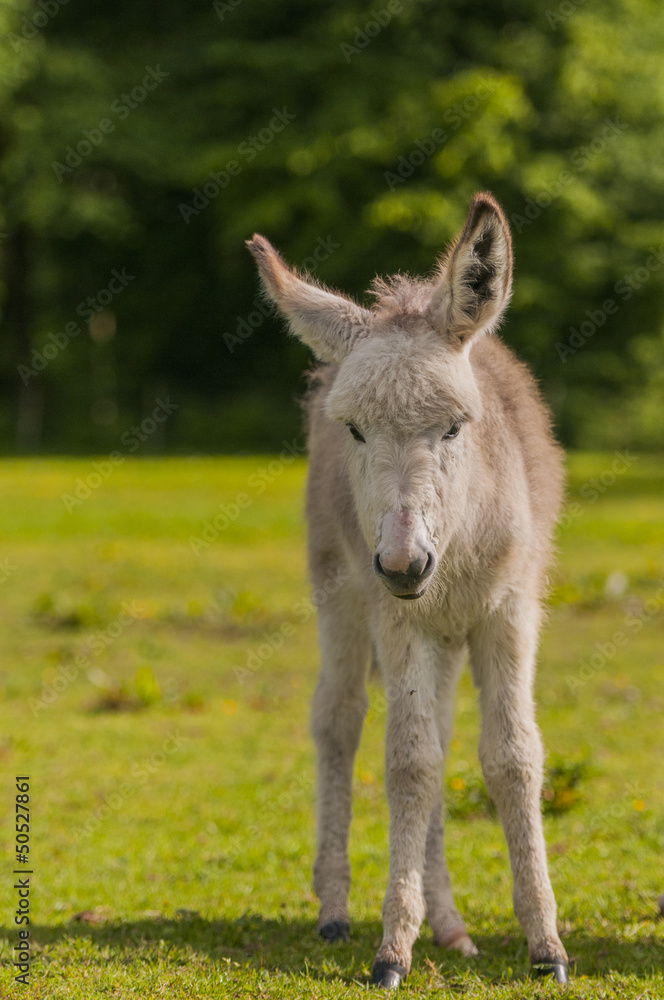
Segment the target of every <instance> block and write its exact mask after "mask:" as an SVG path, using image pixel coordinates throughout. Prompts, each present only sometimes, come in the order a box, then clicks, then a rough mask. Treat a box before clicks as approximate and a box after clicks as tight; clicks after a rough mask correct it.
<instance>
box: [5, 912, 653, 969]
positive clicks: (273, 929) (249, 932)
mask: <svg viewBox="0 0 664 1000" xmlns="http://www.w3.org/2000/svg"><path fill="white" fill-rule="evenodd" d="M3 930H4V931H5V932H6V933H7V934H8V936H9V937H10V938H11V937H13V935H14V930H15V929H14V928H11V929H10V928H4V929H3ZM31 931H32V937H33V940H34V942H35V943H36V944H38V945H40V946H42V947H43V948H48V947H49V946H52V945H55V944H58V943H62V942H65V941H70V942H72V943H73V942H75V941H76V940H77V939H79V940H81V942H82V941H83V940H84V941H85V942H87V943H91V944H92V945H94V946H96V947H98V948H99V949H100V952H101V951H103V953H104V955H105V956H106V959H108V958H109V957H111V958H117V959H118V960H127V959H128V958H129V957H130V956H131V961H135V962H138V963H140V962H141V961H146V962H147V961H151V960H152V959H153V957H154V949H155V948H157V947H158V946H162V947H163V943H164V942H166V943H167V944H168V946H169V948H179V949H184V950H191V951H193V952H194V953H197V954H205V955H207V956H208V958H209V959H211V960H213V961H219V962H222V961H224V960H226V961H228V960H229V959H230V960H231V961H235V962H238V963H239V964H241V965H244V966H247V965H249V966H255V967H256V968H261V969H267V970H269V971H280V972H288V973H291V974H295V975H298V974H302V975H303V976H304V975H306V976H310V977H313V978H315V979H319V980H331V979H334V980H337V981H338V980H339V979H341V980H342V981H346V982H347V983H350V982H353V981H355V982H357V981H367V980H368V977H369V972H370V969H371V964H372V962H373V957H374V954H375V951H376V948H377V947H378V945H379V943H380V940H381V924H380V921H378V920H376V921H358V922H356V923H354V924H353V928H352V932H351V933H352V937H351V940H350V941H349V942H348V943H342V942H335V943H333V944H328V943H326V942H324V941H322V940H321V939H320V937H319V936H318V934H317V933H316V925H315V923H314V922H313V921H312V920H302V919H295V920H293V919H290V920H289V919H286V918H283V919H269V918H265V917H262V916H261V915H259V914H252V913H248V914H245V915H244V916H242V917H240V918H238V919H236V920H223V919H219V920H205V919H203V918H201V917H199V916H197V915H191V916H183V917H182V918H178V919H162V918H154V919H143V920H136V921H128V922H124V923H120V922H112V921H109V922H108V923H104V924H89V923H82V922H77V921H75V920H72V921H71V922H70V923H67V924H62V925H59V926H46V925H32V927H31ZM474 940H475V942H476V944H477V946H478V948H479V950H480V954H479V955H478V956H477V957H476V958H472V959H466V958H463V957H462V956H459V955H457V954H455V953H453V952H449V951H446V950H445V949H442V948H439V947H438V946H437V945H436V944H435V943H434V942H433V940H432V939H431V936H430V932H429V931H428V930H426V931H423V934H422V936H421V937H420V939H419V940H418V941H417V943H416V945H415V949H414V952H413V965H414V967H417V968H431V966H430V965H429V963H433V964H434V965H435V966H436V967H437V968H438V969H439V970H440V973H441V974H442V976H443V977H446V976H454V975H455V974H457V975H458V974H461V973H463V972H464V971H466V970H469V969H472V972H473V975H474V976H477V977H479V978H480V979H481V980H483V981H485V982H486V983H487V984H488V983H492V982H499V981H500V982H503V983H504V982H505V981H506V980H512V981H514V980H520V979H525V978H526V977H527V976H528V974H529V965H528V952H527V948H526V944H525V940H524V939H523V936H522V935H521V934H520V933H519V931H518V928H516V927H515V929H514V933H508V934H505V933H504V932H501V933H499V934H498V933H497V934H489V935H479V936H478V935H474ZM663 944H664V942H663V941H662V938H661V936H660V935H658V934H657V933H656V932H654V933H653V934H652V935H650V936H649V937H642V938H640V939H638V940H635V941H631V942H630V941H625V940H624V939H621V938H619V937H617V936H612V935H604V936H601V937H599V936H595V935H590V934H585V933H584V932H583V931H578V932H574V933H570V934H568V935H566V936H565V945H566V947H567V950H568V953H569V955H570V958H571V960H572V963H573V965H572V970H571V971H572V972H573V974H575V975H578V976H580V975H586V976H604V975H606V974H608V973H609V972H613V973H618V974H619V975H624V976H627V975H635V976H641V977H644V976H648V975H652V974H653V972H654V971H655V969H656V968H658V967H659V968H661V960H662V951H663Z"/></svg>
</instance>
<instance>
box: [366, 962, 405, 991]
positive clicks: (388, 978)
mask: <svg viewBox="0 0 664 1000" xmlns="http://www.w3.org/2000/svg"><path fill="white" fill-rule="evenodd" d="M405 978H406V969H405V968H404V966H403V965H399V963H398V962H376V964H375V965H374V967H373V981H374V985H376V986H381V987H382V988H383V989H384V990H396V989H398V988H399V987H400V986H401V984H402V982H403V981H404V979H405Z"/></svg>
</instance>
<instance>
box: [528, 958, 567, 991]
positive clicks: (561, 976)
mask: <svg viewBox="0 0 664 1000" xmlns="http://www.w3.org/2000/svg"><path fill="white" fill-rule="evenodd" d="M533 973H534V975H536V976H553V978H554V979H555V981H556V982H557V983H563V984H564V985H565V986H566V985H567V983H569V975H568V972H567V962H566V961H565V959H564V958H552V959H545V960H544V961H543V962H537V964H536V965H533Z"/></svg>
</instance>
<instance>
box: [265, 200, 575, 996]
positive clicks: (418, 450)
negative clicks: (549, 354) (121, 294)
mask: <svg viewBox="0 0 664 1000" xmlns="http://www.w3.org/2000/svg"><path fill="white" fill-rule="evenodd" d="M248 246H249V249H250V250H251V252H252V253H253V255H254V257H255V258H256V261H257V264H258V268H259V271H260V274H261V278H262V281H263V285H264V288H265V291H266V293H267V295H268V297H269V298H270V299H271V300H272V301H273V302H274V303H275V305H276V306H277V307H278V309H279V310H280V311H281V313H282V314H283V315H284V316H285V317H286V319H287V320H288V323H289V324H290V328H291V330H292V332H293V333H294V334H295V335H296V336H297V337H299V338H300V339H301V340H303V341H304V342H305V343H306V344H308V345H309V347H310V348H311V349H312V350H313V352H314V354H315V355H316V357H317V359H318V361H319V362H322V365H320V366H319V367H318V369H317V370H316V372H315V373H314V375H313V377H312V381H311V387H310V391H309V395H308V400H307V411H308V417H309V449H310V457H311V461H310V473H309V485H308V501H307V505H308V519H309V527H310V530H309V557H310V567H311V575H312V578H313V582H314V585H315V587H317V588H321V587H324V585H325V583H326V581H329V579H330V578H331V575H334V578H335V579H343V580H345V581H346V582H345V583H344V584H343V586H340V587H336V588H328V589H331V590H332V592H331V593H330V594H329V597H328V598H327V599H326V601H325V602H324V603H323V602H321V604H320V607H319V627H320V644H321V654H322V665H321V673H320V680H319V683H318V687H317V689H316V694H315V697H314V705H313V732H314V736H315V740H316V745H317V751H318V783H319V785H318V787H319V796H318V856H317V860H316V864H315V868H314V886H315V889H316V892H317V894H318V896H319V899H320V904H321V905H320V918H319V929H320V933H321V934H322V935H323V937H325V938H330V939H333V938H337V937H341V938H344V939H345V938H346V937H347V936H348V931H349V927H350V919H349V915H348V892H349V888H350V865H349V860H348V830H349V825H350V819H351V786H352V776H353V761H354V757H355V752H356V750H357V746H358V743H359V740H360V733H361V730H362V724H363V721H364V717H365V714H366V710H367V694H366V689H365V680H366V674H367V664H368V662H369V660H370V658H371V657H372V656H373V658H374V659H375V660H376V661H377V664H378V666H379V668H380V671H381V673H382V675H383V678H384V681H385V685H386V691H387V699H388V705H389V708H388V716H387V742H386V751H385V761H386V789H387V796H388V800H389V805H390V878H389V884H388V888H387V894H386V896H385V901H384V904H383V942H382V944H381V946H380V949H379V950H378V954H377V955H376V959H375V963H374V981H375V982H376V983H378V984H379V985H381V986H384V987H393V986H398V985H399V983H400V982H401V980H402V979H403V978H404V977H405V976H406V974H407V973H408V971H409V970H410V964H411V951H412V946H413V943H414V941H415V939H416V937H417V935H418V933H419V928H420V925H421V923H422V920H423V919H424V917H425V915H426V916H428V918H429V922H430V924H431V927H432V929H433V933H434V936H435V939H436V941H437V942H438V943H439V944H441V945H445V946H446V947H448V948H456V949H458V950H459V951H461V952H462V953H464V954H466V955H471V954H476V949H475V946H474V944H473V942H472V941H471V939H470V937H469V936H468V933H467V931H466V927H465V924H464V922H463V919H462V917H461V915H460V914H459V911H458V910H457V908H456V906H455V904H454V899H453V897H452V891H451V886H450V876H449V873H448V870H447V866H446V863H445V855H444V849H443V824H442V804H441V777H442V767H443V758H444V755H445V753H446V752H447V745H448V742H449V738H450V729H451V717H452V706H453V699H454V689H455V686H456V682H457V678H458V675H459V672H460V670H461V668H462V666H463V664H464V661H465V658H466V656H467V655H468V654H469V655H470V663H471V669H472V674H473V678H474V681H475V684H476V685H477V687H478V689H479V698H480V705H481V709H482V736H481V740H480V748H479V749H480V760H481V763H482V768H483V771H484V778H485V781H486V785H487V788H488V790H489V793H490V794H491V796H492V798H493V799H494V801H495V803H496V806H497V808H498V812H499V815H500V819H501V821H502V824H503V827H504V830H505V835H506V838H507V843H508V846H509V853H510V862H511V865H512V873H513V877H514V907H515V911H516V914H517V917H518V918H519V921H520V923H521V926H522V927H523V930H524V932H525V934H526V937H527V939H528V947H529V952H530V959H531V962H532V964H533V966H534V967H535V970H536V971H538V972H540V973H547V974H551V975H553V976H554V977H555V979H556V980H557V981H558V982H561V983H564V982H567V956H566V953H565V949H564V948H563V945H562V944H561V941H560V938H559V937H558V932H557V929H556V903H555V899H554V896H553V891H552V889H551V883H550V880H549V874H548V869H547V860H546V847H545V842H544V835H543V830H542V819H541V811H540V791H541V784H542V760H543V752H542V744H541V739H540V734H539V730H538V728H537V725H536V722H535V711H534V704H533V694H532V689H533V676H534V668H535V656H536V652H537V645H538V635H539V629H540V623H541V618H542V611H541V598H542V593H543V591H544V588H545V585H546V569H547V563H548V561H549V558H550V537H551V532H552V529H553V526H554V524H555V521H556V517H557V514H558V510H559V505H560V501H561V495H562V484H563V471H562V460H561V452H560V450H559V448H558V447H557V445H556V444H555V442H554V440H553V437H552V434H551V429H550V420H549V415H548V412H547V411H546V409H545V407H544V405H543V403H542V401H541V399H540V397H539V394H538V391H537V388H536V386H535V384H534V382H533V379H532V377H531V376H530V374H529V373H528V371H527V369H526V368H525V367H524V365H523V364H521V363H520V362H519V361H518V360H517V359H516V358H515V357H514V355H513V354H512V353H511V351H509V350H508V348H507V347H505V345H504V344H503V343H502V342H501V341H500V340H499V339H498V338H497V337H494V336H489V334H491V333H492V331H493V330H494V329H495V328H496V326H497V325H498V323H499V321H500V319H501V317H502V315H503V313H504V311H505V309H506V307H507V304H508V301H509V297H510V291H511V283H512V245H511V237H510V233H509V228H508V225H507V222H506V219H505V216H504V215H503V212H502V210H501V209H500V207H499V205H498V204H497V202H496V201H495V200H494V199H493V197H492V196H491V195H489V194H478V195H476V196H475V198H474V199H473V201H472V204H471V206H470V211H469V214H468V218H467V220H466V224H465V226H464V229H463V231H462V233H461V234H460V236H459V237H458V239H457V241H456V242H455V244H454V245H453V246H452V248H451V249H450V250H449V252H448V253H447V255H446V256H445V257H444V259H443V260H442V261H441V262H440V264H439V266H438V269H437V272H436V274H435V276H434V278H433V279H432V280H430V281H420V280H411V279H409V278H406V277H403V276H397V277H395V278H392V279H391V280H389V281H383V280H376V281H375V283H374V286H373V292H374V295H375V297H376V302H375V305H374V307H373V308H372V309H371V310H368V309H364V308H362V307H361V306H359V305H357V304H356V303H355V302H353V301H352V300H350V299H348V298H346V297H344V296H341V295H338V294H336V293H334V292H331V291H329V290H328V289H326V288H324V287H322V286H321V285H319V284H314V283H312V282H311V281H310V280H309V279H307V278H300V277H298V275H297V274H296V273H295V272H293V271H292V270H290V269H289V268H288V267H287V266H286V264H284V262H283V261H282V259H281V257H280V256H279V254H278V253H277V252H276V250H274V249H273V247H272V246H271V245H270V244H269V243H268V241H267V240H266V239H264V238H263V237H262V236H254V238H253V239H252V240H250V241H249V243H248ZM325 592H327V591H325Z"/></svg>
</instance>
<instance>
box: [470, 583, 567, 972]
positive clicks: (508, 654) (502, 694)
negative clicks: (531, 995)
mask: <svg viewBox="0 0 664 1000" xmlns="http://www.w3.org/2000/svg"><path fill="white" fill-rule="evenodd" d="M538 620H539V609H538V608H536V607H533V606H530V604H529V605H528V606H527V607H524V606H523V605H522V606H521V607H519V606H518V604H517V603H516V602H515V601H513V602H509V604H508V605H507V607H504V608H501V609H499V610H498V611H497V612H495V613H493V614H492V615H491V616H490V617H489V618H487V619H486V620H485V621H484V622H483V623H482V624H481V625H480V626H479V627H478V628H477V629H476V631H475V634H474V635H473V636H472V637H471V644H470V645H471V662H472V665H473V672H474V675H475V680H476V682H477V683H478V685H479V687H480V705H481V709H482V736H481V739H480V761H481V764H482V770H483V772H484V780H485V782H486V786H487V789H488V791H489V794H490V795H491V797H492V799H493V801H494V802H495V804H496V808H497V810H498V815H499V816H500V820H501V822H502V825H503V828H504V830H505V837H506V839H507V845H508V848H509V854H510V863H511V866H512V874H513V878H514V892H513V898H514V910H515V913H516V915H517V918H518V920H519V923H520V924H521V926H522V928H523V930H524V933H525V935H526V938H527V940H528V950H529V953H530V961H531V963H532V965H533V966H534V969H535V971H536V972H538V973H550V974H552V975H553V976H554V977H555V978H556V979H557V980H558V981H559V982H567V954H566V952H565V949H564V947H563V945H562V943H561V941H560V938H559V936H558V930H557V927H556V901H555V898H554V895H553V889H552V888H551V881H550V878H549V870H548V865H547V858H546V844H545V840H544V830H543V826H542V811H541V805H540V796H541V789H542V772H543V757H544V754H543V749H542V740H541V736H540V732H539V729H538V727H537V724H536V722H535V708H534V703H533V696H532V687H533V675H534V660H535V652H536V648H537V627H536V623H537V622H538Z"/></svg>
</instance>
